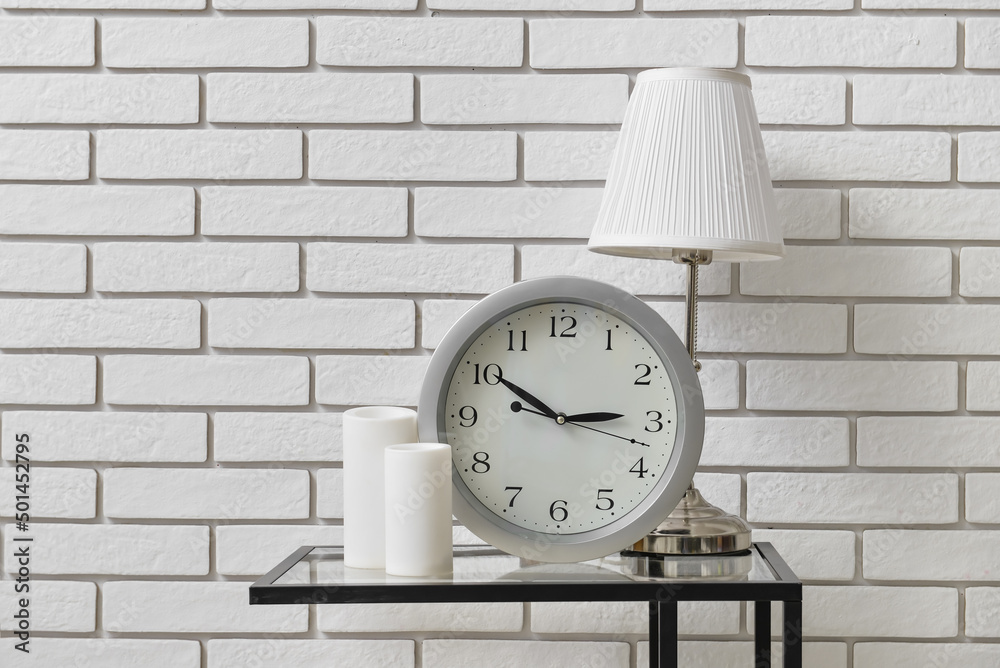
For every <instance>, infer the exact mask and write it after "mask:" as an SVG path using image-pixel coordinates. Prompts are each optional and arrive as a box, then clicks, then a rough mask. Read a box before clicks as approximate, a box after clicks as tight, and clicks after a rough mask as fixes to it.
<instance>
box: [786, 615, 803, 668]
mask: <svg viewBox="0 0 1000 668" xmlns="http://www.w3.org/2000/svg"><path fill="white" fill-rule="evenodd" d="M781 641H782V645H783V647H784V650H785V668H802V601H785V623H784V626H783V627H782V631H781Z"/></svg>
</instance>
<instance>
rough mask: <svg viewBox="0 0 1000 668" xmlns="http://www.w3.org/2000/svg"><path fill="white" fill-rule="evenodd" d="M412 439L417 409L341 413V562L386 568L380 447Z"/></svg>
mask: <svg viewBox="0 0 1000 668" xmlns="http://www.w3.org/2000/svg"><path fill="white" fill-rule="evenodd" d="M415 440H417V413H416V411H413V410H410V409H409V408H398V407H395V406H365V407H363V408H352V409H350V410H348V411H345V412H344V564H345V565H346V566H351V567H353V568H385V486H384V485H385V447H386V446H387V445H395V444H397V443H412V442H413V441H415Z"/></svg>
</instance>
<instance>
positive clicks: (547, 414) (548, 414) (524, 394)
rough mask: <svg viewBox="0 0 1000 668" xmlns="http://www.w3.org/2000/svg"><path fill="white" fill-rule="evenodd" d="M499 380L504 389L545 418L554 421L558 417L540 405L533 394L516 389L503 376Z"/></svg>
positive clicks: (516, 387)
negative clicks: (538, 411) (535, 409)
mask: <svg viewBox="0 0 1000 668" xmlns="http://www.w3.org/2000/svg"><path fill="white" fill-rule="evenodd" d="M499 380H500V382H501V383H503V386H504V387H506V388H507V389H508V390H510V391H511V392H513V393H514V394H516V395H517V396H518V397H519V398H521V399H523V400H525V401H527V402H528V403H529V404H531V405H532V406H534V407H535V408H537V409H538V410H540V411H541V412H542V414H543V415H545V417H547V418H552V419H553V420H555V419H556V418H557V417H558V415H559V414H558V413H556V412H555V411H554V410H552V409H551V408H549V407H548V406H546V405H545V404H544V403H542V401H541V400H540V399H538V398H537V397H535V396H534V395H533V394H531V393H529V392H528V391H527V390H524V389H522V388H520V387H518V386H517V385H515V384H514V383H512V382H510V381H509V380H507V379H506V378H504V377H503V376H500V377H499Z"/></svg>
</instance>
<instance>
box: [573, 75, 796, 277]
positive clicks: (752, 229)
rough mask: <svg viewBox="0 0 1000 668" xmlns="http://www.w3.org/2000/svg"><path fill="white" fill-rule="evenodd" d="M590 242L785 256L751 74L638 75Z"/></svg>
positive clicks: (732, 257)
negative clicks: (752, 93)
mask: <svg viewBox="0 0 1000 668" xmlns="http://www.w3.org/2000/svg"><path fill="white" fill-rule="evenodd" d="M588 247H589V248H590V250H592V251H596V252H598V253H607V254H610V255H625V256H629V257H647V258H670V257H672V256H673V255H674V254H675V252H679V251H692V250H700V251H712V257H713V259H715V260H723V261H728V262H741V261H744V260H770V259H776V258H779V257H782V256H783V255H784V243H783V241H782V235H781V229H780V226H779V224H778V219H777V210H776V207H775V204H774V193H773V191H772V188H771V176H770V173H769V172H768V169H767V157H766V156H765V154H764V142H763V138H762V137H761V134H760V125H759V124H758V122H757V110H756V108H755V107H754V103H753V97H752V95H751V93H750V79H749V77H747V76H745V75H743V74H739V73H736V72H731V71H728V70H714V69H707V68H670V69H656V70H647V71H645V72H641V73H640V74H639V76H638V78H637V79H636V85H635V90H634V91H633V92H632V97H631V98H630V99H629V103H628V109H627V111H626V113H625V122H624V123H623V124H622V128H621V133H620V135H619V138H618V146H617V147H616V149H615V153H614V157H613V159H612V162H611V169H610V170H609V172H608V179H607V182H606V184H605V186H604V199H603V201H602V202H601V210H600V214H599V215H598V218H597V223H596V224H595V225H594V229H593V232H592V233H591V236H590V243H589V244H588Z"/></svg>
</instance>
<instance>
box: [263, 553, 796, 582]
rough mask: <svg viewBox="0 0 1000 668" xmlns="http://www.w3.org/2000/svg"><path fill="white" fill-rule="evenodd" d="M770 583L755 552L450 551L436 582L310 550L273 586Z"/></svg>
mask: <svg viewBox="0 0 1000 668" xmlns="http://www.w3.org/2000/svg"><path fill="white" fill-rule="evenodd" d="M706 580H712V581H725V582H734V581H751V582H753V581H755V582H774V581H776V580H777V577H776V574H775V573H774V571H773V570H772V569H771V568H770V567H769V566H768V563H767V562H766V561H765V559H764V558H763V557H762V556H761V554H760V552H759V551H758V550H756V549H753V550H750V551H749V552H748V553H745V554H741V555H724V556H715V557H689V556H685V557H672V558H666V559H657V558H652V559H651V558H647V557H635V556H622V555H620V554H615V555H611V556H608V557H604V558H603V559H595V560H593V561H585V562H579V563H571V564H551V563H542V562H534V561H528V560H526V559H522V558H520V557H515V556H512V555H509V554H506V553H504V552H500V551H499V550H496V549H493V548H489V547H456V548H455V559H454V570H453V572H452V573H450V574H448V575H445V576H441V577H402V576H393V575H387V574H386V573H385V572H384V571H381V570H369V569H360V568H349V567H347V566H345V565H344V561H343V548H341V547H313V548H312V549H310V550H309V551H308V552H306V553H305V555H304V556H302V557H301V558H300V559H298V560H297V561H296V562H295V563H293V564H292V565H291V567H290V568H288V569H287V570H286V571H284V572H283V573H281V574H280V575H279V576H278V577H277V578H276V579H275V580H273V582H271V583H270V584H273V585H275V586H295V585H316V586H344V585H380V584H394V585H407V584H455V585H460V584H485V583H504V582H510V583H512V584H513V583H517V582H523V583H534V584H541V583H576V584H581V583H597V582H663V581H692V582H694V581H706Z"/></svg>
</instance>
